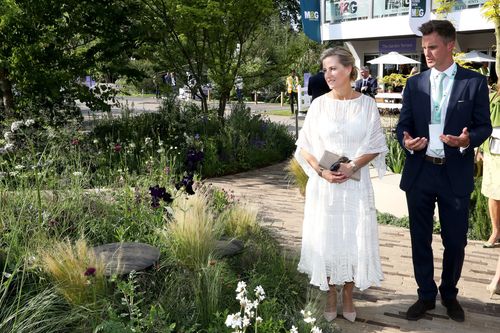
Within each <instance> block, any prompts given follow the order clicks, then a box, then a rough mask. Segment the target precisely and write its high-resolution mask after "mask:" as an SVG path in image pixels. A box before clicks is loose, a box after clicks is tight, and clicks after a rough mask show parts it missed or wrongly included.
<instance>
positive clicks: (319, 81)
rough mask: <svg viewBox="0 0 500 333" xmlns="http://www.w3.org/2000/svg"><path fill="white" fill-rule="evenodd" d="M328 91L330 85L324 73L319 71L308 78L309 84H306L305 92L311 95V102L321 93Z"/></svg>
mask: <svg viewBox="0 0 500 333" xmlns="http://www.w3.org/2000/svg"><path fill="white" fill-rule="evenodd" d="M329 92H330V87H329V86H328V83H326V80H325V73H323V71H319V72H318V73H316V74H314V75H313V76H311V77H310V78H309V84H308V85H307V94H308V95H310V96H312V97H311V102H312V101H314V100H315V99H316V98H318V97H319V96H321V95H324V94H326V93H329Z"/></svg>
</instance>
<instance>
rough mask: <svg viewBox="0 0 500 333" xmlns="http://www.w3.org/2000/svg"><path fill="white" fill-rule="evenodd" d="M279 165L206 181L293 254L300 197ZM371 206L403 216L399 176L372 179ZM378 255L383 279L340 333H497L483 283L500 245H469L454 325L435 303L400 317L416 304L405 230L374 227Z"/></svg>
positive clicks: (496, 301)
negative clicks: (249, 211) (255, 216)
mask: <svg viewBox="0 0 500 333" xmlns="http://www.w3.org/2000/svg"><path fill="white" fill-rule="evenodd" d="M284 167H285V164H284V163H280V164H277V165H273V166H270V167H266V168H263V169H258V170H253V171H250V172H245V173H240V174H236V175H231V176H225V177H220V178H214V179H210V180H209V182H211V183H212V184H214V185H216V186H219V187H222V188H224V189H226V190H233V191H234V193H235V195H236V196H238V197H240V198H241V199H242V200H244V201H246V202H249V203H253V204H254V205H256V206H258V207H259V208H260V212H261V217H262V219H263V223H264V224H265V225H267V226H268V227H269V228H270V229H271V230H273V231H274V232H275V233H276V235H277V236H278V239H280V241H281V242H282V244H284V245H285V246H286V247H287V248H290V249H293V250H294V251H293V252H292V253H298V251H299V249H300V237H301V228H302V218H303V211H302V210H303V204H304V198H303V197H302V196H301V195H300V194H299V192H298V190H297V189H296V188H294V187H292V186H289V183H288V181H287V179H286V174H285V172H284V171H283V168H284ZM372 181H373V186H374V190H375V195H376V206H377V209H378V210H379V211H381V212H390V213H393V214H395V215H398V216H403V215H405V214H406V207H405V206H406V202H405V199H404V195H403V193H402V192H401V191H400V190H399V188H398V183H399V175H394V174H389V175H387V176H386V177H385V178H383V179H382V180H379V179H378V178H376V177H372ZM379 234H380V255H381V259H382V268H383V271H384V274H385V280H384V281H383V283H382V286H381V287H380V288H369V289H368V290H366V291H364V292H362V293H361V292H356V293H355V302H356V307H357V312H358V318H357V320H356V323H354V324H351V323H349V322H347V321H346V320H343V319H342V318H338V319H336V320H335V321H334V323H335V325H338V327H340V328H341V329H342V332H352V333H357V332H443V333H444V332H454V333H462V332H463V333H465V332H467V333H471V332H484V333H492V332H498V331H499V329H500V295H495V296H494V298H493V299H492V300H490V299H489V295H488V293H487V291H486V289H485V288H486V285H487V284H488V283H489V279H490V278H491V277H492V276H493V274H494V270H495V267H496V260H497V258H498V256H499V255H500V247H498V248H495V249H483V248H482V246H481V242H478V241H470V242H469V245H468V246H467V248H466V257H465V263H464V268H463V272H462V279H461V280H460V283H459V286H458V287H459V289H460V293H459V300H460V301H461V304H462V305H463V307H464V310H465V315H466V320H465V322H464V323H457V322H454V321H452V320H450V319H449V318H448V316H447V315H446V309H445V308H444V307H443V306H442V305H441V304H440V303H439V302H438V303H437V304H436V309H435V310H433V311H431V312H430V315H429V316H427V317H425V318H424V319H421V320H419V321H416V322H410V321H407V320H406V319H405V318H404V314H405V311H406V310H407V308H408V306H410V305H411V304H412V303H413V302H414V301H415V300H416V284H415V281H414V278H413V267H412V263H411V247H410V238H409V233H408V230H406V229H403V228H397V227H390V226H383V225H381V226H380V227H379ZM433 248H434V253H435V254H436V258H435V267H436V281H439V276H440V274H441V272H440V269H441V260H442V251H443V249H442V245H441V240H440V237H439V236H438V235H436V236H434V242H433Z"/></svg>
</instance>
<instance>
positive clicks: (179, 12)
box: [143, 0, 273, 119]
mask: <svg viewBox="0 0 500 333" xmlns="http://www.w3.org/2000/svg"><path fill="white" fill-rule="evenodd" d="M143 2H144V3H145V5H146V13H145V15H146V17H147V18H148V19H149V21H150V22H151V23H152V25H153V30H155V31H156V32H157V38H158V41H159V43H158V45H159V49H158V53H159V54H160V55H161V61H162V62H163V63H165V65H166V68H173V69H175V72H176V73H178V74H179V75H180V78H181V81H183V82H187V79H186V77H185V75H186V74H185V73H186V70H187V71H189V72H190V73H191V74H192V75H193V76H194V79H195V80H196V84H195V85H194V86H193V87H191V89H192V90H193V91H196V92H199V93H200V95H201V97H202V105H203V109H204V111H206V110H207V107H206V96H205V95H204V93H203V91H202V89H201V85H202V84H204V83H207V82H208V79H207V78H208V77H210V80H211V81H212V82H214V83H215V86H216V89H217V91H218V94H219V109H218V116H219V118H220V119H222V118H223V116H224V109H225V105H226V101H227V99H228V98H229V94H230V92H231V89H232V88H233V85H234V81H235V78H236V75H237V73H238V69H239V67H240V66H241V64H242V62H243V61H244V59H246V58H247V57H248V51H247V50H250V49H251V48H252V41H253V39H255V38H256V35H255V31H256V30H257V28H258V27H259V25H260V24H261V23H263V22H265V21H266V19H267V17H269V15H270V14H271V10H272V8H273V4H272V1H271V0H265V1H262V0H231V1H227V0H226V1H220V0H217V1H208V0H203V1H180V0H176V1H165V0H160V1H151V0H144V1H143Z"/></svg>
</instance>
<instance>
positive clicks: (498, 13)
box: [481, 0, 500, 73]
mask: <svg viewBox="0 0 500 333" xmlns="http://www.w3.org/2000/svg"><path fill="white" fill-rule="evenodd" d="M481 12H482V14H483V16H484V17H485V18H486V19H487V20H488V21H490V22H493V24H494V26H495V40H496V43H495V50H500V0H488V1H486V2H485V3H484V4H483V6H482V8H481ZM495 71H496V72H497V73H500V52H497V53H496V62H495Z"/></svg>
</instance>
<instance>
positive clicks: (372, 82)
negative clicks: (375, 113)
mask: <svg viewBox="0 0 500 333" xmlns="http://www.w3.org/2000/svg"><path fill="white" fill-rule="evenodd" d="M366 86H367V87H368V89H366V90H365V91H363V94H365V95H368V96H371V97H374V96H375V95H376V94H377V89H378V83H377V79H375V78H373V77H371V76H370V77H368V81H367V84H366ZM362 87H363V79H359V80H356V82H355V83H354V90H356V91H358V92H361V88H362Z"/></svg>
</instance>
